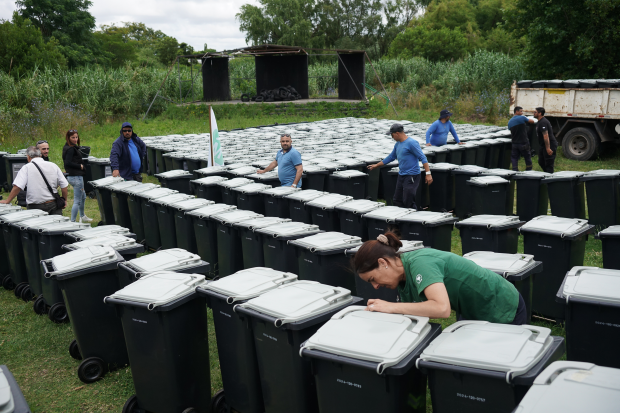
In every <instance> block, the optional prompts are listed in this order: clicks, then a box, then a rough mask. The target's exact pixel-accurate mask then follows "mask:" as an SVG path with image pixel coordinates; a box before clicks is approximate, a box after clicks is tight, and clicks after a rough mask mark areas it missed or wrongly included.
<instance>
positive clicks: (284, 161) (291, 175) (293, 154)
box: [257, 133, 304, 188]
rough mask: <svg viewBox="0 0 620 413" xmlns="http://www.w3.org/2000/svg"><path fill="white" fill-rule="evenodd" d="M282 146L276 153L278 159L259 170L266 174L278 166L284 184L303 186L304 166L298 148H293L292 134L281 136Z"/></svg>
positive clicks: (279, 176)
mask: <svg viewBox="0 0 620 413" xmlns="http://www.w3.org/2000/svg"><path fill="white" fill-rule="evenodd" d="M280 146H281V147H282V149H280V150H279V151H278V153H277V154H276V159H274V161H273V162H271V163H270V164H269V165H268V166H267V167H266V168H265V169H262V170H260V169H259V170H258V171H257V172H258V173H259V174H264V173H265V172H269V171H271V170H272V169H274V168H275V167H276V166H277V167H278V178H280V184H281V185H282V186H292V187H297V188H301V175H302V173H303V172H304V167H303V165H302V163H301V155H300V154H299V151H297V149H295V148H293V140H292V139H291V135H290V134H288V133H286V134H283V135H282V136H280Z"/></svg>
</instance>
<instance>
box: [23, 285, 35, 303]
mask: <svg viewBox="0 0 620 413" xmlns="http://www.w3.org/2000/svg"><path fill="white" fill-rule="evenodd" d="M20 297H21V299H22V300H24V301H25V302H29V301H32V299H33V298H34V293H33V292H32V288H30V285H26V286H25V287H24V288H22V292H21V295H20Z"/></svg>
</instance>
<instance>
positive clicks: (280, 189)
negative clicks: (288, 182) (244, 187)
mask: <svg viewBox="0 0 620 413" xmlns="http://www.w3.org/2000/svg"><path fill="white" fill-rule="evenodd" d="M298 191H301V188H293V187H292V186H276V187H273V188H267V189H265V190H263V191H261V194H263V195H268V196H272V197H275V198H282V197H284V196H286V195H290V194H292V193H294V192H298Z"/></svg>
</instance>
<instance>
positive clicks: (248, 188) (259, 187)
mask: <svg viewBox="0 0 620 413" xmlns="http://www.w3.org/2000/svg"><path fill="white" fill-rule="evenodd" d="M269 188H271V185H265V184H260V183H252V184H247V185H243V186H239V187H236V188H233V191H235V192H241V193H243V194H258V193H259V192H263V191H264V190H266V189H269Z"/></svg>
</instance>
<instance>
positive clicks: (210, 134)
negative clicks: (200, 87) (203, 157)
mask: <svg viewBox="0 0 620 413" xmlns="http://www.w3.org/2000/svg"><path fill="white" fill-rule="evenodd" d="M212 117H213V109H211V105H209V149H210V150H209V152H210V153H211V166H215V165H214V164H213V124H212V123H211V118H212Z"/></svg>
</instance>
